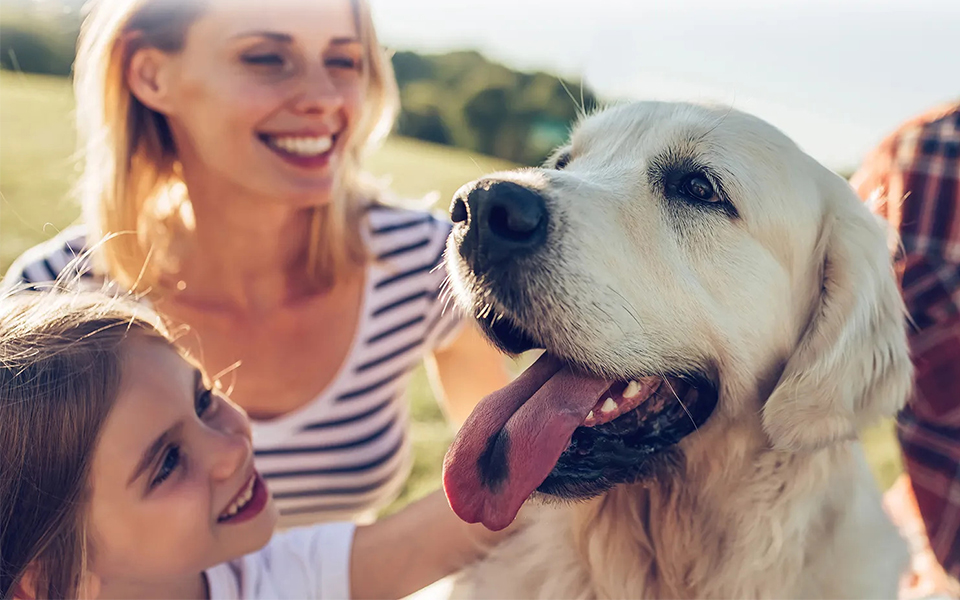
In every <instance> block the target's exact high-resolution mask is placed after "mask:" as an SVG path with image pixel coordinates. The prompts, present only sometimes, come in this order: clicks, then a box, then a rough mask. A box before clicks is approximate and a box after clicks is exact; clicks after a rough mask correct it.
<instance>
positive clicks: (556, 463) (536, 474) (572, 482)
mask: <svg viewBox="0 0 960 600" xmlns="http://www.w3.org/2000/svg"><path fill="white" fill-rule="evenodd" d="M478 320H479V321H480V323H481V325H482V326H483V328H484V330H485V332H486V333H487V335H488V336H490V337H491V339H492V340H493V341H494V342H495V343H496V344H497V345H498V346H500V347H501V348H503V349H505V350H507V351H509V352H518V351H522V350H526V349H529V348H533V347H538V345H537V343H536V342H535V341H534V340H533V338H532V336H530V335H529V334H527V333H525V332H524V331H523V329H522V328H520V327H519V326H517V325H516V324H514V323H512V322H510V321H509V320H506V319H499V320H496V322H494V321H493V320H489V319H488V320H485V319H483V318H480V319H478ZM705 381H706V380H702V381H701V380H699V379H697V378H693V379H691V378H688V377H672V376H666V377H653V376H647V377H639V378H634V379H632V380H627V381H618V380H612V379H605V378H601V377H597V376H594V375H591V374H588V373H585V372H583V371H581V370H578V369H576V368H574V367H573V366H572V365H570V364H568V363H567V362H565V361H564V360H562V359H561V358H558V357H557V356H555V355H554V354H552V353H550V352H546V353H544V354H543V356H541V357H540V359H539V360H537V362H536V363H534V364H533V365H532V366H531V367H529V368H528V369H527V370H526V371H524V372H523V373H522V374H521V375H520V376H519V377H518V378H517V379H516V380H514V381H513V382H512V383H511V384H509V385H508V386H506V387H504V388H503V389H500V390H498V391H496V392H494V393H492V394H490V395H489V396H487V397H486V398H484V399H483V400H482V401H481V402H480V404H479V405H478V406H477V407H476V408H475V409H474V411H473V413H472V414H471V415H470V418H468V419H467V422H466V423H464V425H463V427H462V428H461V429H460V432H459V434H458V435H457V438H456V440H455V441H454V443H453V445H452V446H451V447H450V450H449V451H448V452H447V456H446V458H445V459H444V469H443V481H444V489H445V490H446V493H447V498H448V499H449V501H450V505H451V506H452V507H453V509H454V511H455V512H456V513H457V515H459V516H460V518H462V519H463V520H465V521H468V522H470V523H477V522H481V523H483V524H484V525H485V526H486V527H488V528H490V529H494V530H498V529H503V528H504V527H506V526H507V525H509V524H510V523H511V522H512V521H513V519H514V518H515V517H516V514H517V512H518V511H519V510H520V506H521V505H522V504H523V502H524V501H525V500H526V499H527V498H528V497H529V496H530V495H531V494H533V493H534V492H535V491H538V490H539V491H540V492H542V493H546V494H551V495H555V496H560V497H565V498H584V497H589V496H593V495H596V494H598V493H600V492H602V491H604V490H606V489H609V488H610V487H612V486H614V485H617V484H619V483H626V482H630V481H635V480H637V479H638V478H640V477H643V476H645V475H647V474H649V473H650V470H651V465H652V464H653V461H652V460H651V459H652V458H653V457H654V455H655V454H656V453H658V452H659V451H661V450H663V449H665V448H667V447H669V446H672V445H674V444H676V443H677V442H679V441H680V440H681V439H682V438H683V437H685V436H686V435H688V434H690V433H691V432H693V431H694V430H696V428H697V427H699V426H700V425H701V424H703V423H704V422H705V421H706V419H707V417H709V416H710V413H711V412H712V411H713V408H714V406H715V404H716V392H715V391H714V389H715V388H714V387H713V386H712V385H709V384H707V383H706V382H705Z"/></svg>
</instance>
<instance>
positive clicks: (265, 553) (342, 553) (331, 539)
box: [205, 523, 355, 600]
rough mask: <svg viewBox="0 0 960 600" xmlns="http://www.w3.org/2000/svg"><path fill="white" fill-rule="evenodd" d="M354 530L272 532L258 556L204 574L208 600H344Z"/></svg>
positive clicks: (341, 526) (329, 526) (342, 526)
mask: <svg viewBox="0 0 960 600" xmlns="http://www.w3.org/2000/svg"><path fill="white" fill-rule="evenodd" d="M354 529H355V525H354V524H353V523H325V524H322V525H314V526H312V527H299V528H296V529H290V530H288V531H284V532H281V533H277V534H275V535H274V536H273V538H272V539H271V540H270V542H269V543H268V544H267V545H266V546H264V547H263V548H262V549H260V550H258V551H257V552H254V553H252V554H248V555H246V556H243V557H241V558H238V559H236V560H232V561H230V562H227V563H223V564H219V565H217V566H215V567H213V568H211V569H208V570H207V571H206V573H205V575H206V577H207V585H208V587H209V590H210V599H211V600H260V599H271V600H272V599H277V600H279V599H281V598H291V599H293V598H295V599H298V600H299V599H303V600H306V599H314V598H315V599H323V600H342V599H347V598H349V597H350V549H351V547H352V545H353V532H354Z"/></svg>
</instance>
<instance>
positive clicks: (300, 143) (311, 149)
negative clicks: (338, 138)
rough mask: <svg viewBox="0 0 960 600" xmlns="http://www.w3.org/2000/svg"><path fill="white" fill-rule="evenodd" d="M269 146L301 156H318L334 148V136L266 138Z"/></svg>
mask: <svg viewBox="0 0 960 600" xmlns="http://www.w3.org/2000/svg"><path fill="white" fill-rule="evenodd" d="M266 142H267V144H268V145H270V146H273V147H274V148H278V149H280V150H283V151H284V152H289V153H290V154H297V155H300V156H318V155H320V154H323V153H324V152H326V151H328V150H330V148H332V147H333V136H329V135H323V136H318V137H293V136H272V135H271V136H266Z"/></svg>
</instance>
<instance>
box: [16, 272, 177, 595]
mask: <svg viewBox="0 0 960 600" xmlns="http://www.w3.org/2000/svg"><path fill="white" fill-rule="evenodd" d="M60 291H62V290H60ZM60 291H57V292H49V293H46V292H45V293H35V292H25V293H21V294H17V295H15V296H10V297H7V298H3V299H0V598H4V599H6V598H10V597H12V596H13V592H14V589H15V588H16V586H17V584H18V583H19V582H21V580H23V578H24V575H25V574H26V573H28V572H29V573H30V575H31V577H30V582H29V583H30V584H31V585H32V588H33V589H32V592H33V593H34V594H35V595H36V597H37V598H77V597H79V596H80V595H84V596H85V595H86V594H85V593H83V592H84V590H83V589H81V581H82V575H83V574H84V572H86V571H87V565H88V562H89V558H90V557H89V556H88V553H89V551H90V550H91V547H90V544H89V543H88V540H87V527H86V521H85V517H86V514H87V510H86V509H87V500H88V499H89V493H90V489H89V481H88V480H89V477H90V469H91V463H92V461H93V456H94V452H95V450H96V445H97V441H98V438H99V435H100V431H101V429H102V427H103V424H104V422H105V421H106V419H107V416H108V415H109V413H110V410H111V408H112V407H113V405H114V401H115V400H116V398H117V395H118V393H119V389H120V378H121V347H122V344H123V341H124V340H125V339H127V338H128V337H129V336H130V335H133V334H135V335H142V336H147V337H149V338H156V339H160V340H165V341H166V342H168V343H170V344H171V345H172V343H173V342H172V338H171V337H170V335H169V333H168V332H167V330H166V329H165V328H164V326H163V324H162V323H161V321H160V319H159V318H158V317H157V316H156V315H155V314H154V313H152V312H150V311H149V310H148V309H147V308H146V307H144V306H142V305H138V304H136V303H134V302H132V301H129V300H125V299H118V298H112V297H109V296H106V295H101V294H99V293H82V294H73V293H60ZM93 551H95V548H94V549H93Z"/></svg>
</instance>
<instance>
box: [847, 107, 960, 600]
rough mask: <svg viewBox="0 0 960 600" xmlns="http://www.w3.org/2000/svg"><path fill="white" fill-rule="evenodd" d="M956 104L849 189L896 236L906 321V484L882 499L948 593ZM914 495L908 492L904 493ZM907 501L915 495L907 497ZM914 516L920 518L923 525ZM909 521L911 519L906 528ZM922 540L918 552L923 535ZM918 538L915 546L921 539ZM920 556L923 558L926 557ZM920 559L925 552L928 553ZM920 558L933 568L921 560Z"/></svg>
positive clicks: (957, 282) (957, 458)
mask: <svg viewBox="0 0 960 600" xmlns="http://www.w3.org/2000/svg"><path fill="white" fill-rule="evenodd" d="M958 148H960V105H954V106H952V107H945V108H941V109H938V110H937V111H934V112H933V113H928V114H927V115H923V116H921V117H918V118H917V119H914V120H913V121H911V122H909V123H907V124H905V125H904V126H903V127H902V128H901V129H900V130H898V131H897V132H896V133H895V134H894V135H892V136H890V137H889V138H887V140H885V141H884V142H883V143H882V144H881V145H880V146H879V147H878V148H877V149H876V150H875V151H874V152H873V153H872V154H871V155H870V156H869V157H868V159H867V160H866V161H865V163H864V165H863V166H862V167H861V169H860V171H858V173H857V174H856V175H855V176H854V178H853V179H852V181H851V183H852V184H853V185H854V187H856V188H857V191H858V192H859V193H860V195H861V196H862V197H863V198H864V199H865V200H867V201H868V202H870V203H871V208H873V209H874V210H875V212H877V213H878V214H880V215H882V216H884V217H885V218H886V219H887V220H888V221H889V222H890V224H891V225H892V226H893V227H895V228H896V229H897V231H898V233H899V235H900V239H901V243H902V252H900V253H899V255H898V271H899V272H900V274H901V276H902V289H903V295H904V300H905V302H906V304H907V309H908V311H909V313H910V317H911V321H912V324H911V331H910V334H911V335H910V337H911V348H912V351H913V355H914V362H915V364H916V367H917V371H916V377H917V379H916V386H915V391H914V394H913V396H912V397H911V399H910V401H909V404H908V407H907V408H906V409H905V410H904V411H903V413H902V414H901V415H900V417H899V419H898V425H899V427H898V436H899V438H900V442H901V445H902V448H903V454H904V459H905V467H906V471H907V476H908V477H909V479H904V480H901V481H900V482H898V484H897V485H895V486H894V488H893V489H892V490H891V492H890V493H889V494H888V500H889V505H890V506H891V508H893V509H895V511H900V513H899V514H894V518H895V519H896V520H898V521H900V525H901V526H902V527H901V529H902V530H903V531H904V532H905V533H907V534H908V536H909V534H910V533H911V531H913V532H916V533H918V534H920V535H919V536H918V535H914V536H912V537H913V538H914V539H913V540H911V541H912V542H914V546H915V548H914V550H915V561H914V570H915V571H916V572H917V575H919V576H920V578H921V579H925V581H923V582H914V583H917V584H918V585H919V584H920V583H923V584H924V585H923V587H926V588H927V593H929V592H930V591H931V590H935V591H940V592H944V591H952V592H953V593H960V591H958V590H957V589H955V588H954V589H953V590H950V588H951V587H953V586H955V585H956V582H955V581H953V582H951V581H949V579H948V578H946V577H945V576H944V574H943V571H941V570H940V569H939V567H938V566H937V565H936V562H935V561H933V560H932V558H931V557H930V556H929V553H930V550H932V552H933V554H935V555H936V559H937V560H938V561H939V562H940V564H942V566H943V568H944V569H945V570H946V571H947V572H948V573H950V574H951V575H953V577H957V576H958V575H960V309H958V307H960V156H958V155H960V151H958ZM911 492H912V494H911ZM911 496H913V497H911ZM917 513H919V515H920V517H922V523H923V526H920V525H919V523H916V521H919V519H917V518H916V516H917ZM911 515H912V516H913V521H914V523H911V522H910V521H911ZM924 530H925V531H926V533H927V534H928V536H929V540H930V546H929V549H927V548H924V546H925V544H924V541H925V540H923V539H922V538H923V536H922V533H923V531H924ZM918 537H919V541H918V539H917V538H918ZM924 550H926V553H925V552H924ZM925 554H926V555H925ZM924 561H926V562H927V563H931V564H924Z"/></svg>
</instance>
